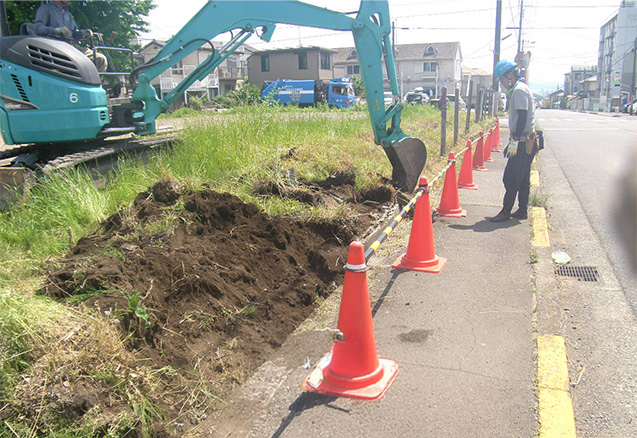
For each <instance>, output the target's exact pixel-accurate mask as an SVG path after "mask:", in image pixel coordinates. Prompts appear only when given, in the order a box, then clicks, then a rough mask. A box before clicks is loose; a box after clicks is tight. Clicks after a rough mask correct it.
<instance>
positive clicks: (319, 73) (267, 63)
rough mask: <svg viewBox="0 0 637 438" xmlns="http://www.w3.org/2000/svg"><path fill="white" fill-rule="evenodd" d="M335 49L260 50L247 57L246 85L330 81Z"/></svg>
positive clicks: (332, 72) (332, 75)
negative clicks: (285, 80) (315, 80)
mask: <svg viewBox="0 0 637 438" xmlns="http://www.w3.org/2000/svg"><path fill="white" fill-rule="evenodd" d="M335 53H337V52H336V50H333V49H326V48H324V47H298V48H294V49H278V50H264V51H260V52H255V53H253V54H252V55H251V56H250V57H249V58H248V77H249V78H250V79H249V80H250V83H251V84H252V85H255V86H257V87H259V88H263V83H264V82H265V81H275V80H277V79H324V80H329V79H333V78H334V77H335V76H334V69H333V63H332V57H333V56H334V54H335Z"/></svg>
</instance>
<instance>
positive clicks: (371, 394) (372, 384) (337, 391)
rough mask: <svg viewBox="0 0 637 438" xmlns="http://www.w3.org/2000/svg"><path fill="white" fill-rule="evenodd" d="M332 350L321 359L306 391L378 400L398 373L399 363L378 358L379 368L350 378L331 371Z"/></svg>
mask: <svg viewBox="0 0 637 438" xmlns="http://www.w3.org/2000/svg"><path fill="white" fill-rule="evenodd" d="M331 360H332V351H330V352H329V353H328V354H327V355H326V356H325V357H324V358H323V359H321V360H320V361H319V363H318V365H317V366H316V368H315V369H314V371H312V372H311V373H310V375H309V376H308V377H307V378H306V379H305V381H304V382H303V385H302V386H301V388H302V389H303V390H304V391H312V392H317V393H319V394H327V395H335V396H337V397H354V398H360V399H363V400H378V399H380V398H381V397H383V396H384V395H385V393H386V392H387V390H388V389H389V387H390V385H391V384H392V383H393V382H394V380H395V379H396V376H397V375H398V364H397V363H396V362H394V361H393V360H389V359H381V358H379V359H378V364H379V365H378V368H377V369H376V370H374V372H372V373H371V374H368V375H366V376H359V377H355V378H348V377H343V376H337V375H335V374H334V373H332V372H331V371H330V367H329V365H330V362H331Z"/></svg>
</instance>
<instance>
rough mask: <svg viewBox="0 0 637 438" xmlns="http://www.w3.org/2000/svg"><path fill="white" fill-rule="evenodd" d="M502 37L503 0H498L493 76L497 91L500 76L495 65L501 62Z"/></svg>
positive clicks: (494, 88)
mask: <svg viewBox="0 0 637 438" xmlns="http://www.w3.org/2000/svg"><path fill="white" fill-rule="evenodd" d="M501 39H502V0H497V3H496V11H495V44H494V46H493V78H492V83H493V85H492V88H493V91H497V90H499V89H500V88H499V87H498V77H497V76H496V75H495V66H496V64H497V63H498V62H500V42H501Z"/></svg>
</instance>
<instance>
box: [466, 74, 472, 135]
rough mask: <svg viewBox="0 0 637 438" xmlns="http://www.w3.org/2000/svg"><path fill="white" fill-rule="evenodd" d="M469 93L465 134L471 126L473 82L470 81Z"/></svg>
mask: <svg viewBox="0 0 637 438" xmlns="http://www.w3.org/2000/svg"><path fill="white" fill-rule="evenodd" d="M468 87H469V93H468V97H467V123H466V125H465V127H464V133H465V134H466V133H467V132H469V125H471V98H472V94H473V80H471V79H469V84H468Z"/></svg>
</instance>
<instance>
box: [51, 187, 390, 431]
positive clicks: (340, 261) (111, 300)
mask: <svg viewBox="0 0 637 438" xmlns="http://www.w3.org/2000/svg"><path fill="white" fill-rule="evenodd" d="M343 181H345V182H344V183H342V184H341V182H342V181H341V180H338V179H333V180H331V181H329V182H325V183H324V184H323V187H321V184H316V185H314V186H312V187H310V188H308V189H307V190H308V191H310V192H312V193H318V191H319V189H322V190H323V194H321V195H317V196H320V197H321V199H331V200H333V201H334V202H335V203H343V202H345V203H348V205H349V206H350V210H351V212H352V214H351V215H348V216H347V217H343V218H340V219H337V220H330V221H328V220H318V221H307V220H298V219H291V218H285V217H271V216H269V215H267V214H264V213H263V212H261V211H260V210H259V209H258V208H257V207H256V206H254V205H251V204H246V203H244V202H242V201H241V200H240V199H239V198H237V197H235V196H232V195H230V194H227V193H217V192H215V191H213V190H209V189H208V190H203V191H200V192H186V191H185V190H184V189H183V188H182V187H180V186H179V185H178V184H176V183H174V182H170V181H163V182H160V183H158V184H157V185H155V186H154V187H152V188H151V189H150V190H149V191H148V192H145V193H141V194H140V195H139V196H138V197H137V199H136V200H135V202H134V205H133V207H132V208H131V209H128V210H125V211H121V212H118V213H116V214H114V215H112V216H111V217H109V218H108V219H107V220H106V221H105V222H104V223H103V224H102V228H101V230H100V232H98V233H96V234H94V235H92V236H89V237H85V238H82V239H80V241H79V242H78V243H77V245H76V246H75V247H73V248H72V251H71V253H70V254H69V255H68V256H67V257H66V258H65V259H64V260H63V261H62V264H61V266H62V267H61V268H59V269H56V270H54V271H52V272H50V273H49V275H48V283H47V285H46V287H45V288H44V291H43V293H46V294H48V295H50V296H54V297H57V298H60V299H66V300H69V301H71V300H78V299H81V300H84V301H83V305H85V306H88V307H91V308H96V309H98V310H99V312H101V313H102V314H103V315H107V316H108V317H109V318H112V320H113V322H114V323H115V324H116V325H117V326H118V328H119V329H120V331H121V333H122V336H123V337H126V338H127V339H128V340H127V342H126V345H127V346H128V347H129V348H130V349H132V350H134V351H136V352H137V353H138V355H139V357H140V358H146V359H150V361H149V363H150V364H152V366H153V367H157V368H162V367H166V366H170V367H172V368H174V369H176V370H178V371H179V372H180V373H182V374H184V375H185V374H189V375H193V374H196V375H197V379H196V380H197V381H198V382H201V381H205V382H206V385H207V390H209V391H210V392H212V393H213V394H214V395H215V396H216V397H221V398H223V397H224V396H225V395H227V394H228V393H229V391H231V390H232V389H233V388H234V387H235V386H236V385H239V384H241V383H242V382H244V381H245V379H246V378H247V377H248V376H249V375H250V374H251V373H252V372H253V371H254V370H255V369H256V368H257V367H258V366H259V365H260V364H261V363H262V362H263V361H264V360H265V359H266V358H267V357H268V355H269V354H271V353H272V352H273V350H275V349H276V348H278V347H279V346H280V345H281V344H282V343H283V341H284V340H285V339H286V337H287V336H288V335H289V334H290V333H291V332H292V331H293V330H294V329H295V328H296V327H297V326H298V325H299V324H300V323H301V322H302V321H304V320H305V319H306V318H307V317H308V316H309V315H310V314H311V313H312V311H313V310H314V308H315V305H316V301H317V298H320V297H326V296H327V295H328V294H330V293H331V292H332V291H334V290H335V289H336V284H338V283H340V282H341V281H342V277H343V269H342V267H343V265H344V263H345V260H346V257H347V246H348V244H349V243H350V242H351V241H353V240H354V239H356V238H357V237H360V236H362V235H363V234H364V233H365V232H366V231H367V230H368V229H369V227H370V226H371V225H372V224H374V223H375V222H377V221H378V220H379V218H380V216H381V215H382V214H383V213H384V209H383V204H384V203H387V202H388V201H391V195H392V190H391V189H390V188H388V187H385V186H383V187H378V188H376V189H374V190H372V191H370V192H369V193H368V194H365V195H363V196H359V198H360V199H356V197H354V196H352V193H353V189H352V187H351V184H353V181H352V180H351V179H348V178H345V179H343ZM339 184H341V185H339ZM278 195H281V196H284V192H283V191H282V192H280V193H278ZM374 196H376V197H377V198H380V199H379V200H378V201H376V200H373V199H372V198H373V197H374ZM370 201H371V202H370ZM87 390H88V391H90V388H88V389H87ZM188 390H189V388H183V391H184V393H187V392H188ZM159 403H160V404H161V405H162V406H161V408H162V409H163V410H164V413H165V415H166V419H167V421H166V424H167V426H166V431H167V432H168V433H171V434H172V433H175V429H174V427H171V426H168V424H169V423H171V419H174V418H175V417H176V415H177V412H176V408H174V407H173V406H171V401H170V399H166V400H164V402H163V403H161V401H159ZM111 409H112V407H111ZM182 417H183V415H182ZM199 420H200V418H199V419H198V418H195V416H191V418H190V421H191V423H196V422H197V421H199ZM173 422H174V420H173Z"/></svg>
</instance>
